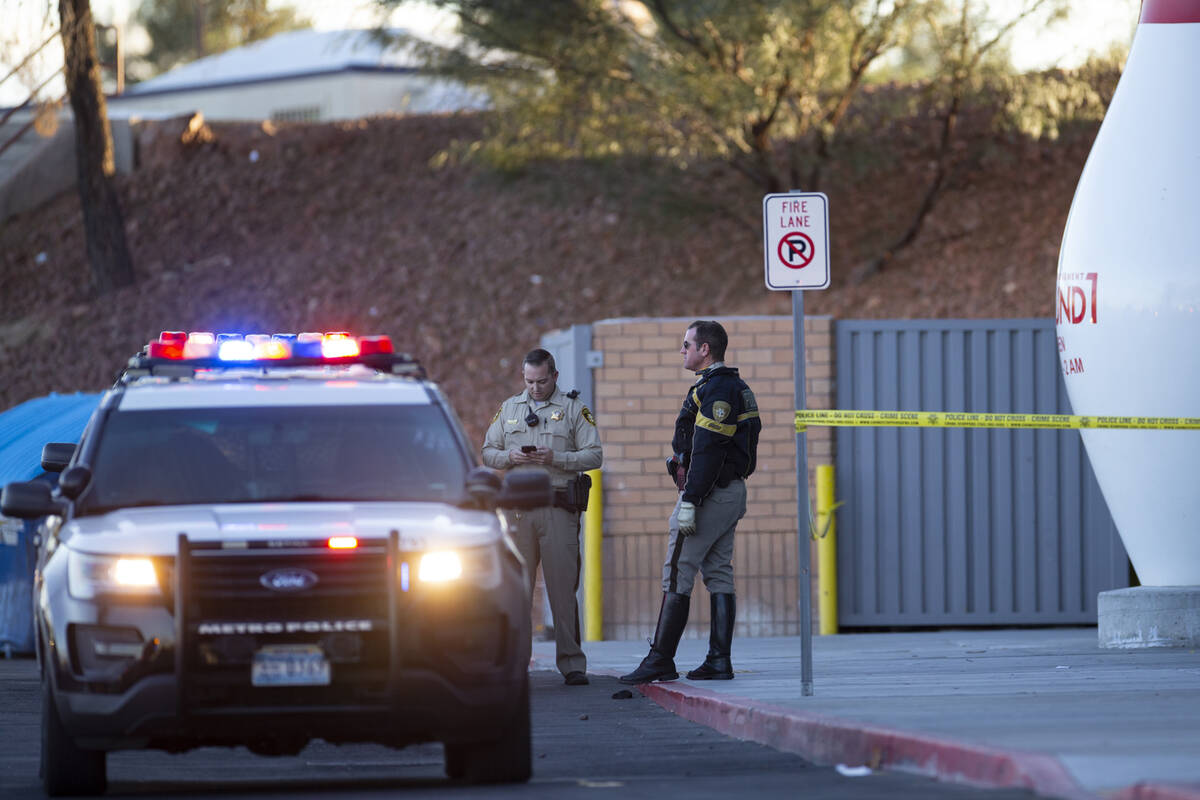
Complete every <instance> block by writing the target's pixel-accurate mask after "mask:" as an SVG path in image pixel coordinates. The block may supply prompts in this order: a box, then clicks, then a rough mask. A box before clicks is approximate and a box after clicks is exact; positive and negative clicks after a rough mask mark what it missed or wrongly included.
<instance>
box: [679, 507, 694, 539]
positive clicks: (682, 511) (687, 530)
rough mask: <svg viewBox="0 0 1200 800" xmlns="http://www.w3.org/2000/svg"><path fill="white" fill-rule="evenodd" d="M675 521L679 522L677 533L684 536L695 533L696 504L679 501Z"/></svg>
mask: <svg viewBox="0 0 1200 800" xmlns="http://www.w3.org/2000/svg"><path fill="white" fill-rule="evenodd" d="M676 519H677V520H678V521H679V532H680V533H681V534H683V535H684V536H691V535H692V534H693V533H695V532H696V504H695V503H689V502H688V501H687V500H682V501H680V503H679V514H678V515H677V516H676Z"/></svg>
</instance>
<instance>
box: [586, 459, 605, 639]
mask: <svg viewBox="0 0 1200 800" xmlns="http://www.w3.org/2000/svg"><path fill="white" fill-rule="evenodd" d="M587 474H588V475H589V476H591V478H592V490H591V491H590V492H589V493H588V507H587V511H585V512H583V564H584V575H583V607H584V613H585V614H586V619H585V623H586V624H585V626H584V631H585V632H584V636H583V640H584V641H585V642H599V641H602V640H603V639H604V633H603V628H602V627H601V626H602V625H603V623H604V605H603V603H604V591H603V589H604V582H603V578H604V575H603V569H602V566H601V565H602V563H603V558H604V554H603V549H602V547H601V545H602V543H603V532H604V491H603V489H602V488H601V485H600V475H601V472H600V470H598V469H593V470H588V473H587Z"/></svg>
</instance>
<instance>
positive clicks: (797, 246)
mask: <svg viewBox="0 0 1200 800" xmlns="http://www.w3.org/2000/svg"><path fill="white" fill-rule="evenodd" d="M814 252H816V250H815V248H814V247H813V240H812V239H810V238H809V237H808V234H806V233H801V232H800V231H792V232H791V233H788V234H785V235H784V237H783V238H782V239H780V240H779V260H780V261H781V262H782V263H783V265H784V266H785V267H791V268H792V269H803V268H804V267H807V266H808V265H809V264H811V263H812V260H813V253H814Z"/></svg>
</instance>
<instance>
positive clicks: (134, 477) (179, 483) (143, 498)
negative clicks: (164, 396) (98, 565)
mask: <svg viewBox="0 0 1200 800" xmlns="http://www.w3.org/2000/svg"><path fill="white" fill-rule="evenodd" d="M93 462H94V463H93V467H92V470H93V479H92V482H91V485H90V486H89V487H88V490H87V492H86V493H85V494H84V495H83V497H81V498H80V502H79V504H78V506H77V510H76V513H79V514H95V513H101V512H106V511H111V510H113V509H116V508H127V507H130V506H150V505H186V504H192V503H245V502H286V501H301V500H341V501H348V500H358V501H372V500H380V501H397V500H399V501H434V502H458V501H459V500H461V499H462V497H463V496H464V486H465V478H466V472H467V470H468V469H469V468H470V465H469V464H468V463H467V457H466V455H465V454H464V452H463V451H462V448H461V447H460V446H459V444H458V440H457V438H456V437H455V435H454V431H453V430H452V429H451V427H450V423H449V421H448V420H447V419H446V417H445V415H444V414H443V413H442V412H441V411H440V410H439V409H438V408H437V407H436V406H430V405H386V406H383V405H380V406H366V405H360V406H351V407H346V406H313V407H282V408H281V407H272V408H218V409H208V408H199V409H192V408H188V409H170V410H163V411H123V412H115V413H113V414H112V415H111V416H110V417H109V419H108V421H107V424H106V425H105V427H104V432H103V436H102V438H101V441H100V443H99V447H98V449H97V452H96V454H95V457H94V459H93Z"/></svg>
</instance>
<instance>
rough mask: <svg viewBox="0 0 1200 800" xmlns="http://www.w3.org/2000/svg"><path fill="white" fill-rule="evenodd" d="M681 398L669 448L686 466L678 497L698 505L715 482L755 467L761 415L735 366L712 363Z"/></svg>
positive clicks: (748, 472) (747, 474) (721, 482)
mask: <svg viewBox="0 0 1200 800" xmlns="http://www.w3.org/2000/svg"><path fill="white" fill-rule="evenodd" d="M698 377H699V380H697V381H696V383H695V384H694V385H693V386H692V388H691V389H689V390H688V393H687V396H686V397H684V398H683V408H681V409H680V410H679V416H678V417H677V418H676V420H675V435H674V437H673V438H672V439H671V448H672V450H674V451H675V452H676V453H679V454H682V456H683V464H684V466H685V467H687V483H686V484H685V486H684V489H683V499H684V500H687V501H688V502H691V503H695V504H697V505H699V504H700V503H701V502H702V501H703V499H704V498H705V497H707V496H708V494H709V492H711V491H712V488H713V486H714V485H716V486H728V485H729V482H730V481H731V480H733V479H735V478H748V477H750V475H751V474H752V473H753V472H754V466H755V461H756V454H757V451H758V434H759V431H761V430H762V420H760V419H759V416H758V402H757V401H756V400H755V399H754V392H752V391H750V387H749V386H747V385H746V382H745V381H743V380H742V379H741V378H740V377H738V371H737V370H736V369H734V368H733V367H727V366H725V365H724V364H714V365H713V366H711V367H709V368H708V369H706V370H704V371H703V372H701V373H699V375H698Z"/></svg>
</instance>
